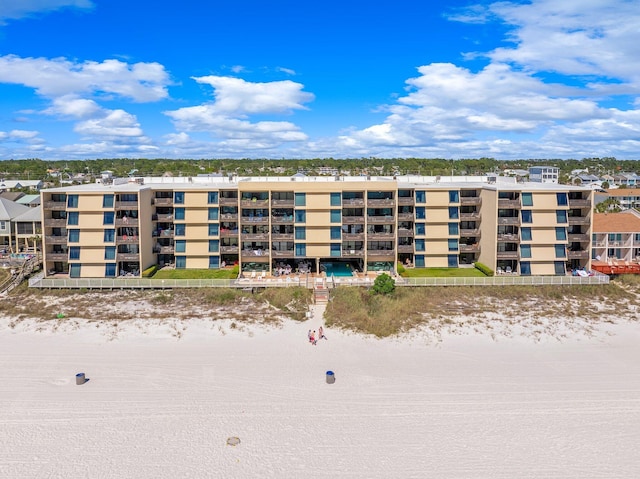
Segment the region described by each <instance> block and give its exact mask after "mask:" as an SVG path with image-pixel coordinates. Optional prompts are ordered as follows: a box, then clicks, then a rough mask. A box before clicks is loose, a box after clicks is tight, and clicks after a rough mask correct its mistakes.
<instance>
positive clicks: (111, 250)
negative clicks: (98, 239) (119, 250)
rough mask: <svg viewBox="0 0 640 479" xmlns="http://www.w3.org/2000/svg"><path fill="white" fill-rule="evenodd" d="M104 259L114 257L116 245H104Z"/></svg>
mask: <svg viewBox="0 0 640 479" xmlns="http://www.w3.org/2000/svg"><path fill="white" fill-rule="evenodd" d="M104 259H116V247H115V246H105V248H104Z"/></svg>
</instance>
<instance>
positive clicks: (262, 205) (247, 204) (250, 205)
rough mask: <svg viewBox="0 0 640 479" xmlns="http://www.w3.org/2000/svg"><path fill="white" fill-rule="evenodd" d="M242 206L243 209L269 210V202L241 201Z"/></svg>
mask: <svg viewBox="0 0 640 479" xmlns="http://www.w3.org/2000/svg"><path fill="white" fill-rule="evenodd" d="M240 206H241V207H243V208H267V207H268V206H269V200H268V199H266V200H256V199H253V200H240Z"/></svg>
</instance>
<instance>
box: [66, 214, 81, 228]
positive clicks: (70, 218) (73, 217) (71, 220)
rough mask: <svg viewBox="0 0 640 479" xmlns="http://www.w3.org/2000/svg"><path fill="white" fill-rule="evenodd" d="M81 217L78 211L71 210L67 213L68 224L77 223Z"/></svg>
mask: <svg viewBox="0 0 640 479" xmlns="http://www.w3.org/2000/svg"><path fill="white" fill-rule="evenodd" d="M79 218H80V213H78V212H77V211H69V213H67V224H68V225H77V224H78V219H79Z"/></svg>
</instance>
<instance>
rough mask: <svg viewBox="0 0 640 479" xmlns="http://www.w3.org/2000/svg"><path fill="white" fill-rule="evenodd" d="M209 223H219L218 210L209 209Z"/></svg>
mask: <svg viewBox="0 0 640 479" xmlns="http://www.w3.org/2000/svg"><path fill="white" fill-rule="evenodd" d="M209 221H218V208H209Z"/></svg>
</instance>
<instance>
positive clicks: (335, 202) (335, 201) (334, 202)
mask: <svg viewBox="0 0 640 479" xmlns="http://www.w3.org/2000/svg"><path fill="white" fill-rule="evenodd" d="M341 204H342V195H341V194H340V193H331V206H340V205H341Z"/></svg>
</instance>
